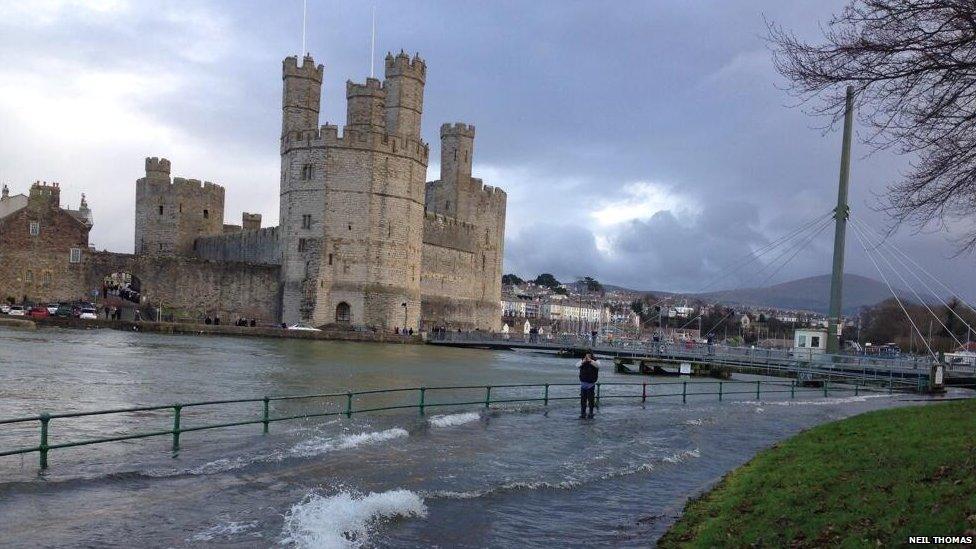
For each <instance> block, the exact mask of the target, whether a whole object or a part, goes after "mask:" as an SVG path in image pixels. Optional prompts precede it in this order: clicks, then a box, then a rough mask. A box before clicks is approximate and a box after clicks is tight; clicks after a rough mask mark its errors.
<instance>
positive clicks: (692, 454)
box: [661, 448, 701, 463]
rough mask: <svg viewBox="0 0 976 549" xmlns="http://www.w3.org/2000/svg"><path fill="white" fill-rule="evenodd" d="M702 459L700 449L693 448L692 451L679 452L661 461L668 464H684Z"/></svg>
mask: <svg viewBox="0 0 976 549" xmlns="http://www.w3.org/2000/svg"><path fill="white" fill-rule="evenodd" d="M699 457H701V451H700V450H699V449H698V448H693V449H691V450H685V451H684V452H677V453H674V454H671V455H669V456H664V457H663V458H661V461H664V462H666V463H683V462H685V461H687V460H689V459H693V458H699Z"/></svg>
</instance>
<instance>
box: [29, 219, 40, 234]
mask: <svg viewBox="0 0 976 549" xmlns="http://www.w3.org/2000/svg"><path fill="white" fill-rule="evenodd" d="M28 231H29V232H30V235H31V236H37V235H39V234H41V223H40V221H31V222H30V226H29V227H28Z"/></svg>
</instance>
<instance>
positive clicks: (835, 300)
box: [827, 86, 854, 353]
mask: <svg viewBox="0 0 976 549" xmlns="http://www.w3.org/2000/svg"><path fill="white" fill-rule="evenodd" d="M853 126H854V88H853V87H852V86H847V101H846V104H845V106H844V143H843V145H842V146H841V153H840V182H839V184H838V186H837V208H835V209H834V219H835V220H836V222H835V225H834V268H833V272H832V274H831V278H830V312H829V313H828V317H827V352H828V353H837V352H839V351H840V336H841V327H842V326H843V320H842V318H841V310H842V306H841V298H842V294H843V286H844V246H845V242H846V236H847V218H848V217H850V215H851V208H850V206H848V204H847V188H848V184H849V182H850V175H851V130H852V127H853Z"/></svg>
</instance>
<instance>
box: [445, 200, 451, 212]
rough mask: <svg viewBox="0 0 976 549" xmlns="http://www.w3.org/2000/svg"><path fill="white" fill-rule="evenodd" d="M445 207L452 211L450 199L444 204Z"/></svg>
mask: <svg viewBox="0 0 976 549" xmlns="http://www.w3.org/2000/svg"><path fill="white" fill-rule="evenodd" d="M444 209H445V210H447V211H451V201H450V200H448V201H447V204H445V205H444Z"/></svg>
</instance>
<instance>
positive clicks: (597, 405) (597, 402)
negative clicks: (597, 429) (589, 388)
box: [596, 383, 600, 408]
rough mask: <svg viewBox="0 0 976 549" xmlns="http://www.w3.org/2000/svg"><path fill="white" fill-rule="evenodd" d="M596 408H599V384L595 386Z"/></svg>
mask: <svg viewBox="0 0 976 549" xmlns="http://www.w3.org/2000/svg"><path fill="white" fill-rule="evenodd" d="M596 407H597V408H599V407H600V384H599V383H597V384H596Z"/></svg>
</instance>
